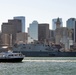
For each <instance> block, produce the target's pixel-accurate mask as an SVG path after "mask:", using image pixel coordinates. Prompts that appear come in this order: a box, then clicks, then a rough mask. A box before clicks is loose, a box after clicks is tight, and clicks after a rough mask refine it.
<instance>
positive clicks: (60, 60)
mask: <svg viewBox="0 0 76 75" xmlns="http://www.w3.org/2000/svg"><path fill="white" fill-rule="evenodd" d="M23 61H28V62H76V60H23Z"/></svg>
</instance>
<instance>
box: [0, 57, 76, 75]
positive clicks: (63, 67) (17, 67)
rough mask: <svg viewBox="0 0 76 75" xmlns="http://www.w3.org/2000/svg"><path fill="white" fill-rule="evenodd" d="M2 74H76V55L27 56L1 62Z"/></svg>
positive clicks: (0, 73)
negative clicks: (15, 61)
mask: <svg viewBox="0 0 76 75" xmlns="http://www.w3.org/2000/svg"><path fill="white" fill-rule="evenodd" d="M0 75H76V57H25V58H24V60H23V61H22V62H21V63H0Z"/></svg>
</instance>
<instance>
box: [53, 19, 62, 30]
mask: <svg viewBox="0 0 76 75" xmlns="http://www.w3.org/2000/svg"><path fill="white" fill-rule="evenodd" d="M57 19H58V18H57ZM57 19H53V20H52V30H55V29H56V22H57ZM59 21H60V22H61V24H60V27H63V22H62V18H59Z"/></svg>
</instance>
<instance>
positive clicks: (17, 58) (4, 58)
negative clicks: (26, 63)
mask: <svg viewBox="0 0 76 75" xmlns="http://www.w3.org/2000/svg"><path fill="white" fill-rule="evenodd" d="M24 57H25V56H24V55H23V54H22V53H13V52H11V51H8V52H1V53H0V62H22V60H23V59H24Z"/></svg>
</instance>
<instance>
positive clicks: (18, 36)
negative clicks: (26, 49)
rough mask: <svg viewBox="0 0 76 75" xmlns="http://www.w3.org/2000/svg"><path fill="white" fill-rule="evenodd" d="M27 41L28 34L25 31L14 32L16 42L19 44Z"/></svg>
mask: <svg viewBox="0 0 76 75" xmlns="http://www.w3.org/2000/svg"><path fill="white" fill-rule="evenodd" d="M27 41H28V34H27V33H25V32H21V33H16V43H17V44H20V43H23V44H27Z"/></svg>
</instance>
